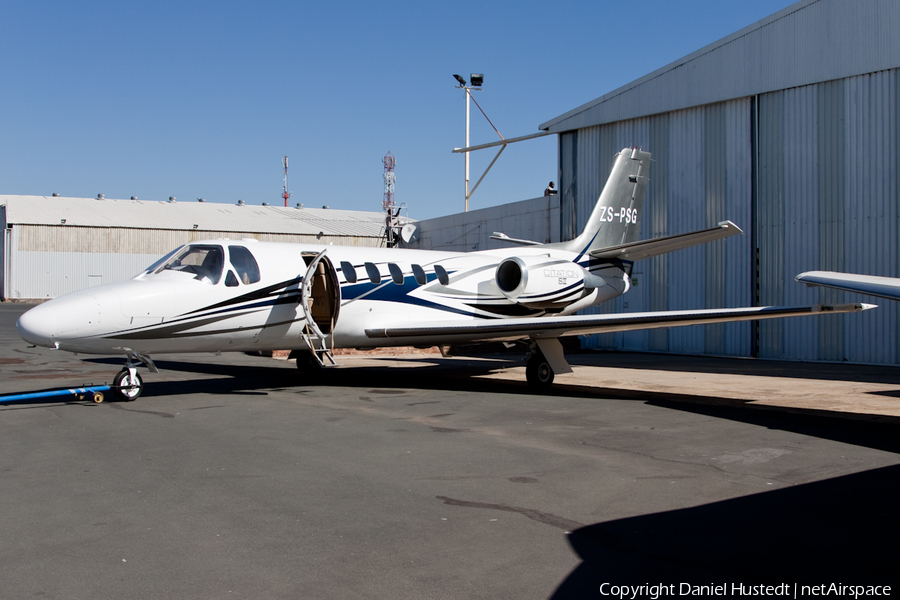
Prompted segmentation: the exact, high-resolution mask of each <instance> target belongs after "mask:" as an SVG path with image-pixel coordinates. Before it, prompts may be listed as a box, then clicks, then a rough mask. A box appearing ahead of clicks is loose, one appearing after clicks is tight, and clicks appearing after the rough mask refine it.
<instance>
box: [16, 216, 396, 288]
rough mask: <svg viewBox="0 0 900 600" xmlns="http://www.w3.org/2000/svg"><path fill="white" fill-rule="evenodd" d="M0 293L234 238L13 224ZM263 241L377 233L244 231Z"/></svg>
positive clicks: (126, 268) (124, 268)
mask: <svg viewBox="0 0 900 600" xmlns="http://www.w3.org/2000/svg"><path fill="white" fill-rule="evenodd" d="M5 235H6V236H7V238H8V251H9V252H8V256H7V257H6V262H5V263H3V264H5V268H4V284H5V287H3V288H0V289H2V290H3V291H4V292H3V293H4V294H5V296H4V299H16V300H22V299H25V300H36V299H46V298H55V297H57V296H60V295H62V294H66V293H69V292H73V291H76V290H80V289H84V288H87V287H91V286H94V285H100V284H102V283H112V282H116V281H125V280H126V279H129V278H131V277H133V276H134V275H136V274H137V273H140V272H141V271H142V270H143V269H145V268H146V267H147V266H148V265H150V264H152V263H153V262H154V261H156V260H157V259H158V258H160V257H161V256H163V255H165V254H166V253H167V252H169V251H171V250H174V249H175V248H177V247H178V246H181V245H182V244H186V243H189V242H193V241H197V240H209V239H228V238H231V239H234V238H235V237H236V236H235V234H234V232H222V231H178V230H161V229H119V228H104V227H70V226H64V225H13V227H12V228H11V229H6V233H5ZM242 237H246V238H251V237H252V238H255V239H258V240H260V241H263V242H294V243H305V244H331V243H334V244H336V245H348V246H366V247H377V246H379V245H380V244H381V242H382V240H381V238H368V237H358V236H327V235H326V236H322V237H321V238H319V237H317V236H314V235H299V234H298V235H287V234H277V233H272V234H246V235H242Z"/></svg>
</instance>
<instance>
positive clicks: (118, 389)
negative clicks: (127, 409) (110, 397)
mask: <svg viewBox="0 0 900 600" xmlns="http://www.w3.org/2000/svg"><path fill="white" fill-rule="evenodd" d="M111 387H112V389H113V390H114V391H115V393H116V397H118V398H119V399H120V400H124V401H125V402H132V401H134V400H137V399H138V398H139V397H140V395H141V393H142V392H143V391H144V380H143V379H142V378H141V376H140V375H139V374H138V372H137V367H134V366H128V367H125V368H124V369H122V370H121V371H119V372H118V373H116V376H115V377H114V378H113V384H112V386H111Z"/></svg>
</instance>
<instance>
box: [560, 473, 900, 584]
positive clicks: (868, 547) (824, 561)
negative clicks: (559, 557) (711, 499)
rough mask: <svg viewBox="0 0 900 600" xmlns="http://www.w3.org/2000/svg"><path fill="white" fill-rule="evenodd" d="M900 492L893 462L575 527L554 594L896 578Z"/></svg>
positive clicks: (883, 581)
mask: <svg viewBox="0 0 900 600" xmlns="http://www.w3.org/2000/svg"><path fill="white" fill-rule="evenodd" d="M898 494H900V466H891V467H884V468H881V469H874V470H871V471H865V472H862V473H855V474H852V475H846V476H843V477H836V478H833V479H828V480H825V481H818V482H814V483H808V484H805V485H798V486H794V487H790V488H785V489H780V490H775V491H772V492H765V493H762V494H754V495H752V496H745V497H742V498H734V499H731V500H724V501H722V502H715V503H712V504H707V505H703V506H697V507H694V508H685V509H680V510H673V511H667V512H662V513H656V514H651V515H643V516H639V517H631V518H627V519H617V520H614V521H607V522H605V523H597V524H595V525H589V526H587V527H582V528H580V529H577V530H575V531H573V532H572V533H571V534H570V535H569V544H570V545H571V546H572V549H573V550H574V551H575V553H576V554H578V556H579V557H580V558H581V560H582V563H581V564H580V565H579V566H578V567H576V568H575V570H574V571H572V573H570V574H569V576H568V577H566V579H565V580H564V581H563V582H562V583H561V584H560V586H559V587H558V588H557V590H556V591H555V592H554V594H553V595H552V596H551V598H552V600H568V599H574V598H579V599H580V598H597V597H599V593H598V591H599V588H600V586H601V584H603V583H610V584H613V585H623V584H631V585H641V584H647V583H651V584H653V583H665V584H671V583H674V584H676V591H677V588H678V584H679V583H682V582H686V583H692V584H698V585H699V584H706V585H709V584H710V583H714V584H722V583H728V584H731V583H738V582H744V583H755V584H760V583H765V584H773V585H778V584H780V583H791V584H793V583H795V582H797V583H800V584H823V583H824V584H830V583H844V584H855V585H860V584H869V585H896V579H897V577H896V573H897V560H898V552H897V545H896V539H897V534H898V533H900V517H898V515H900V512H898V510H897V506H896V499H897V498H898ZM729 589H730V588H729ZM894 589H896V588H894ZM728 596H732V594H728ZM641 597H648V596H647V595H644V596H641Z"/></svg>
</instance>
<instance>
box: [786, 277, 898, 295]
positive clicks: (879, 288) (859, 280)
mask: <svg viewBox="0 0 900 600" xmlns="http://www.w3.org/2000/svg"><path fill="white" fill-rule="evenodd" d="M795 279H796V280H797V281H799V282H800V283H805V284H806V285H808V286H810V287H812V286H815V285H821V286H825V287H832V288H837V289H839V290H845V291H848V292H859V293H860V294H868V295H869V296H878V297H880V298H889V299H891V300H900V279H897V278H895V277H878V276H875V275H854V274H853V273H836V272H834V271H807V272H806V273H800V274H799V275H797V277H796V278H795Z"/></svg>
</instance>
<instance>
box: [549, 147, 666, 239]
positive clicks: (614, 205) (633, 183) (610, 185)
mask: <svg viewBox="0 0 900 600" xmlns="http://www.w3.org/2000/svg"><path fill="white" fill-rule="evenodd" d="M649 174H650V153H649V152H643V151H641V150H638V149H637V148H624V149H623V150H622V151H621V152H619V153H618V154H617V155H616V162H615V164H613V168H612V172H611V173H610V174H609V179H608V180H607V181H606V185H605V186H604V187H603V191H602V192H601V193H600V197H599V198H598V199H597V204H596V205H595V206H594V211H593V212H592V213H591V216H590V218H589V219H588V222H587V224H586V225H585V226H584V230H582V232H581V235H579V236H578V237H577V238H575V239H574V240H571V241H568V242H562V243H560V244H558V247H561V248H564V249H566V250H569V251H571V252H578V253H579V255H583V254H587V253H588V252H590V251H591V250H597V249H600V248H608V247H610V246H618V245H620V244H627V243H628V242H634V241H637V239H638V236H639V235H640V228H641V218H642V217H643V216H644V215H643V211H644V194H645V192H646V189H647V178H648V176H649Z"/></svg>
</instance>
